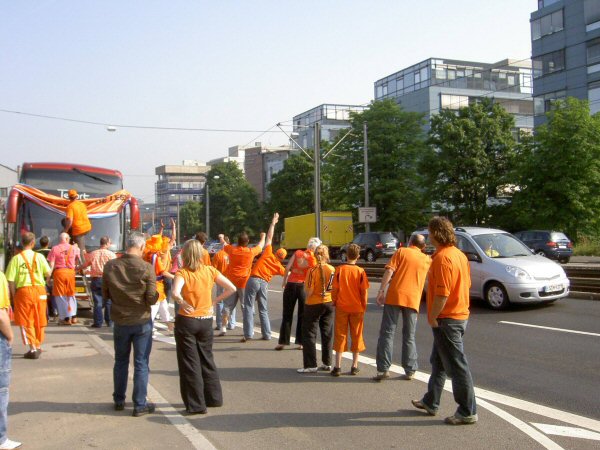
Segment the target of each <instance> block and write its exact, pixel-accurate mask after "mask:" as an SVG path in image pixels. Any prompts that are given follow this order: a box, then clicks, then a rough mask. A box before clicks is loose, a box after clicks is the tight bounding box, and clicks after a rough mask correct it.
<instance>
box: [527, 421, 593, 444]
mask: <svg viewBox="0 0 600 450" xmlns="http://www.w3.org/2000/svg"><path fill="white" fill-rule="evenodd" d="M531 425H533V426H534V427H536V428H539V429H540V430H542V431H543V432H544V433H546V434H554V435H556V436H565V437H572V438H580V439H591V440H593V441H600V433H595V432H593V431H590V430H584V429H583V428H574V427H561V426H558V425H548V424H546V423H533V422H532V423H531Z"/></svg>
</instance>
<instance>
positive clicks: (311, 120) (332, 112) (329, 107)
mask: <svg viewBox="0 0 600 450" xmlns="http://www.w3.org/2000/svg"><path fill="white" fill-rule="evenodd" d="M367 108H368V107H367V106H360V105H334V104H323V105H319V106H317V107H315V108H312V109H309V110H308V111H305V112H303V113H302V114H298V115H297V116H294V133H296V134H297V136H296V137H295V138H294V139H295V140H296V142H297V143H298V144H300V145H301V146H302V147H303V148H313V147H314V140H315V132H314V124H315V123H319V124H320V125H321V139H322V140H324V141H329V142H332V141H334V140H335V138H336V137H337V135H338V133H339V131H340V130H342V129H344V128H348V127H349V126H350V114H351V113H352V112H358V113H360V112H363V111H364V110H365V109H367Z"/></svg>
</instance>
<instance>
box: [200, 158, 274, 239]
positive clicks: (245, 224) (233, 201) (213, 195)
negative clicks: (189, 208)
mask: <svg viewBox="0 0 600 450" xmlns="http://www.w3.org/2000/svg"><path fill="white" fill-rule="evenodd" d="M207 176H208V185H209V192H210V229H211V233H212V234H213V235H216V234H217V233H224V234H228V235H229V236H231V237H232V238H233V237H235V236H236V235H237V234H239V233H240V232H242V231H246V232H247V233H248V234H249V235H250V236H253V235H257V234H258V233H259V232H260V231H261V229H262V228H264V225H263V214H262V209H261V207H260V205H259V202H258V194H257V192H256V191H255V190H254V188H253V187H252V186H251V185H250V183H248V181H247V180H246V179H245V178H244V174H243V173H242V171H241V170H240V168H239V167H238V165H237V164H236V163H235V162H227V163H222V164H217V165H215V166H213V167H212V168H211V170H210V171H209V172H208V174H207ZM217 176H218V178H216V177H217ZM205 211H206V209H205V208H204V213H205ZM261 227H262V228H261Z"/></svg>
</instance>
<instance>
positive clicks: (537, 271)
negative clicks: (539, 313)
mask: <svg viewBox="0 0 600 450" xmlns="http://www.w3.org/2000/svg"><path fill="white" fill-rule="evenodd" d="M454 231H455V232H456V241H457V242H456V246H457V247H458V248H459V249H460V250H462V251H463V252H464V253H465V255H466V256H467V258H468V259H469V262H470V266H471V292H470V293H471V297H475V298H481V299H484V300H485V301H486V302H487V303H488V304H489V306H490V307H491V308H493V309H504V308H506V307H507V306H508V305H509V304H510V303H548V302H553V301H556V300H558V299H559V298H563V297H566V296H567V295H569V286H570V281H569V279H568V278H567V275H566V274H565V271H564V270H563V268H562V267H561V266H560V265H559V264H557V263H555V262H554V261H551V260H549V259H548V258H544V257H543V256H538V255H536V254H534V253H533V252H532V251H531V249H530V248H528V247H527V246H526V245H525V244H523V243H522V242H521V241H520V240H518V239H517V238H516V237H514V236H513V235H512V234H510V233H507V232H506V231H502V230H495V229H493V228H479V227H457V228H455V229H454ZM413 234H422V235H424V236H425V237H426V239H427V242H428V244H427V248H426V251H427V253H430V254H431V253H433V251H434V250H435V249H434V247H433V246H432V245H431V244H430V243H429V237H428V234H429V232H428V231H427V230H426V229H425V230H418V231H415V232H414V233H413Z"/></svg>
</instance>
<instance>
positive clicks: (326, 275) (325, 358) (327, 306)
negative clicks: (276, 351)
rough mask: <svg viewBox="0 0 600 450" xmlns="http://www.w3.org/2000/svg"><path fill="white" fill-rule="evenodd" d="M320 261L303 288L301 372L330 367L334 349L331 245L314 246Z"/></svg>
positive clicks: (309, 273) (326, 369)
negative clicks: (319, 362)
mask: <svg viewBox="0 0 600 450" xmlns="http://www.w3.org/2000/svg"><path fill="white" fill-rule="evenodd" d="M315 258H316V260H317V265H316V266H315V267H313V268H312V269H310V271H309V272H308V276H307V277H306V281H305V282H304V289H305V291H306V303H305V305H304V317H303V319H302V339H303V341H302V342H303V344H304V346H303V349H302V356H303V359H304V367H303V368H302V369H298V373H313V372H316V371H317V370H324V371H328V372H329V371H331V359H332V358H331V356H332V355H331V349H332V344H333V342H332V337H333V320H334V315H333V303H332V301H331V285H332V281H333V274H334V271H335V269H334V268H333V266H331V265H330V264H329V249H328V248H327V246H326V245H320V246H319V247H317V249H316V250H315ZM317 327H318V328H319V329H320V331H321V347H322V349H321V360H322V362H323V364H321V365H320V366H318V367H317V348H316V342H317Z"/></svg>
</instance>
